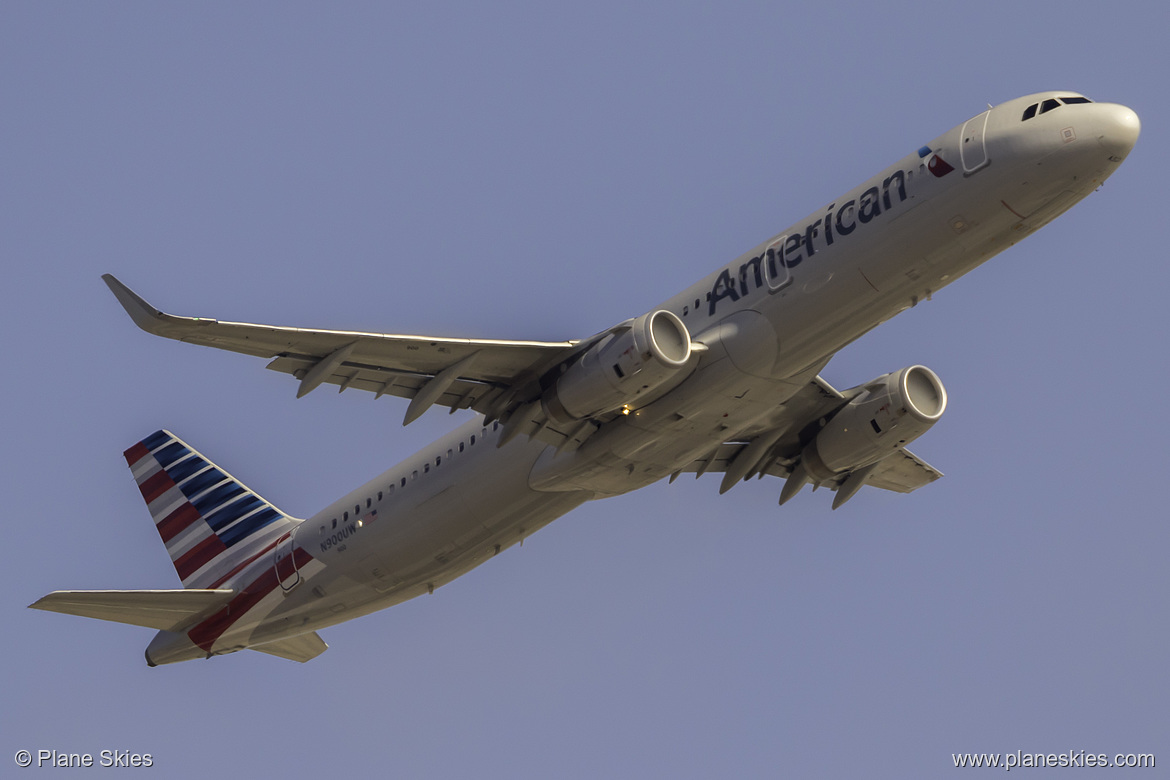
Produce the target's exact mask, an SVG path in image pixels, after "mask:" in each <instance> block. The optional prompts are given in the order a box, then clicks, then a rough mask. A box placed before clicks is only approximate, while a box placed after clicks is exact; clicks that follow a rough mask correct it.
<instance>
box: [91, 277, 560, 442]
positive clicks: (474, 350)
mask: <svg viewBox="0 0 1170 780" xmlns="http://www.w3.org/2000/svg"><path fill="white" fill-rule="evenodd" d="M102 278H103V279H104V280H105V282H106V284H107V285H109V287H110V290H111V291H113V293H114V295H115V296H116V297H117V299H118V301H119V302H120V303H121V304H122V306H123V308H125V309H126V312H127V313H128V314H129V315H130V317H131V319H133V320H134V322H135V324H137V325H138V326H139V327H140V328H142V329H143V330H145V331H147V332H148V333H152V334H154V335H156V336H163V337H165V338H171V339H175V340H178V341H185V342H189V343H191V344H199V345H202V346H208V347H216V348H218V349H224V350H229V351H232V352H240V353H243V354H246V355H253V356H256V357H262V358H267V359H268V360H269V361H270V362H269V363H268V368H270V369H272V370H274V371H280V372H282V373H286V374H291V375H292V376H294V377H296V378H297V379H299V380H300V385H299V387H298V390H297V395H298V397H299V396H303V395H305V394H307V393H309V392H311V391H312V390H314V389H316V388H317V387H319V386H320V385H322V384H333V385H337V386H338V387H339V388H340V390H346V389H350V388H354V389H358V390H366V391H368V392H372V393H375V394H376V395H378V396H381V395H392V396H398V397H401V398H409V399H412V401H414V402H413V403H412V404H411V407H410V408H409V409H408V411H407V415H406V420H405V421H406V422H411V421H412V420H414V419H416V418H417V417H418V416H420V415H421V414H422V413H423V412H424V411H426V409H427V408H429V407H430V406H432V405H435V404H437V405H439V406H445V407H448V408H450V409H452V410H455V409H475V410H476V411H481V412H484V413H485V414H488V413H491V412H493V411H494V412H496V413H497V414H498V413H500V412H502V411H507V410H508V408H509V402H510V401H512V400H514V399H515V398H521V399H522V395H523V394H522V393H518V392H517V391H519V390H521V389H522V388H524V386H525V385H526V384H530V385H531V384H533V383H535V382H536V381H537V380H539V378H540V376H541V375H542V374H543V373H544V372H545V371H547V370H548V369H549V368H550V367H553V366H555V365H557V363H558V362H559V361H561V360H564V359H565V358H566V357H569V356H571V355H572V354H573V353H574V352H575V351H576V349H577V348H578V346H579V342H575V341H558V342H542V341H499V340H489V339H455V338H438V337H431V336H405V335H395V334H387V333H365V332H359V331H338V330H314V329H309V328H292V327H278V326H272V325H256V324H250V323H242V322H221V321H219V320H214V319H206V318H201V317H179V316H175V315H173V314H167V313H165V312H163V311H160V310H159V309H156V308H155V307H153V306H151V305H150V304H149V303H147V302H146V301H145V300H143V299H142V298H141V297H140V296H138V295H137V294H136V293H134V292H133V291H132V290H131V289H130V288H128V287H126V285H124V284H122V283H121V282H120V281H118V279H116V278H115V277H114V276H112V275H111V274H106V275H105V276H103V277H102Z"/></svg>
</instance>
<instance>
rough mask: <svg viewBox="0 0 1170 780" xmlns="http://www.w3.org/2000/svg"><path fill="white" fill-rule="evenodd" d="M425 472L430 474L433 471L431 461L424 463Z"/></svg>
mask: <svg viewBox="0 0 1170 780" xmlns="http://www.w3.org/2000/svg"><path fill="white" fill-rule="evenodd" d="M423 473H424V474H430V473H431V464H429V463H424V464H423Z"/></svg>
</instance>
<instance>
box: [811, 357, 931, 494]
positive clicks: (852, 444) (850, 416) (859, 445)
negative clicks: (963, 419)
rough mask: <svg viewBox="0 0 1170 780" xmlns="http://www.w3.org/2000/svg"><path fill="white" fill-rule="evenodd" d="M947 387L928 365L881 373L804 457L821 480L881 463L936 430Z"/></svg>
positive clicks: (816, 477) (826, 426)
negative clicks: (930, 431) (931, 428)
mask: <svg viewBox="0 0 1170 780" xmlns="http://www.w3.org/2000/svg"><path fill="white" fill-rule="evenodd" d="M946 408H947V391H946V389H945V388H944V387H943V384H942V382H941V381H939V378H938V376H936V375H935V373H934V372H933V371H931V370H930V369H929V368H926V367H925V366H910V367H909V368H904V369H902V370H901V371H896V372H894V373H892V374H886V375H885V376H880V377H878V378H877V379H875V380H873V381H872V382H870V383H868V384H867V385H866V386H865V389H864V390H863V391H862V392H861V394H860V395H858V396H857V397H856V398H854V399H853V400H852V401H850V402H849V403H848V404H846V405H845V407H844V408H842V409H841V410H840V411H839V412H837V413H836V414H835V415H833V416H832V418H830V419H829V421H828V422H827V423H826V424H825V427H824V428H822V429H821V431H820V433H818V434H817V436H816V438H815V439H813V440H812V442H810V443H809V444H808V446H806V447H805V449H804V454H803V455H802V456H801V460H802V462H803V463H804V466H805V468H806V469H807V470H808V473H809V475H810V476H811V477H812V478H813V479H814V480H817V481H821V480H826V479H829V478H831V477H833V476H835V475H838V474H842V473H844V472H847V471H854V470H856V469H859V468H862V467H864V466H868V465H870V464H873V463H877V462H878V461H879V460H882V459H883V458H885V457H887V456H889V455H891V454H893V453H894V452H895V451H897V450H900V449H902V448H903V447H905V446H906V445H907V444H909V443H910V442H912V441H914V440H915V439H917V438H918V437H919V436H921V435H922V434H924V433H926V432H927V431H928V430H930V427H931V426H932V425H934V424H935V423H936V422H938V418H940V417H942V413H943V412H944V411H946Z"/></svg>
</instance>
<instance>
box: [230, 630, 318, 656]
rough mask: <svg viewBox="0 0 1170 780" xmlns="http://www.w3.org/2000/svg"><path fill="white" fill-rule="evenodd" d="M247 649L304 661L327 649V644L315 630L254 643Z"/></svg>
mask: <svg viewBox="0 0 1170 780" xmlns="http://www.w3.org/2000/svg"><path fill="white" fill-rule="evenodd" d="M248 649H249V650H259V651H260V652H261V653H268V654H269V655H276V656H280V657H281V658H287V659H288V660H290V661H300V662H301V663H304V662H305V661H311V660H313V659H314V658H316V657H317V656H319V655H321V653H324V652H325V651H326V650H328V649H329V645H327V644H325V640H324V639H322V638H321V637H319V636H317V634H316V632H313V631H310V632H309V633H307V634H301V635H300V636H294V637H290V638H288V639H281V640H279V641H276V642H268V643H267V644H263V645H254V646H252V647H250V648H248Z"/></svg>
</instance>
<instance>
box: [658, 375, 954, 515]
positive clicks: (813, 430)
mask: <svg viewBox="0 0 1170 780" xmlns="http://www.w3.org/2000/svg"><path fill="white" fill-rule="evenodd" d="M873 386H874V383H869V384H867V385H861V386H858V387H855V388H852V389H851V390H847V391H845V392H844V393H842V392H840V391H838V390H836V389H834V388H833V387H832V386H831V385H829V384H828V383H827V382H825V380H823V379H821V378H820V377H819V376H818V377H815V378H814V379H813V380H812V381H810V382H809V383H808V384H807V385H805V386H804V387H803V388H802V389H801V390H800V391H798V392H797V393H796V394H795V395H794V396H793V397H792V398H790V399H789V400H788V401H786V402H785V403H784V404H783V405H782V406H781V407H779V409H778V410H777V412H776V413H775V414H774V415H772V416H771V417H770V418H769V419H767V420H765V421H762V422H761V423H760V424H758V425H757V426H756V427H755V428H753V429H752V430H750V431H748V432H747V433H746V434H745V435H744V436H743V437H742V438H740V439H737V440H735V441H728V442H724V443H722V444H720V445H719V446H718V447H716V448H715V449H713V450H712V451H711V452H709V453H707V454H706V455H704V456H702V457H700V458H698V459H697V460H695V461H693V462H692V463H690V464H688V465H687V466H686V467H685V468H683V469H682V470H681V471H682V472H686V473H694V474H695V475H696V477H699V476H702V475H703V474H706V473H708V472H712V473H717V474H722V475H723V482H722V484H721V485H720V492H721V493H722V492H726V491H727V490H730V489H731V488H732V487H734V486H735V485H736V484H738V483H740V482H741V481H743V480H747V479H750V478H751V477H753V476H754V477H757V478H763V477H764V476H773V477H780V478H783V479H785V480H787V482H786V484H785V488H784V490H783V491H782V492H781V498H780V503H784V502H785V501H787V500H788V499H789V498H791V497H792V495H794V494H795V492H796V491H798V490H799V489H800V487H801V486H803V485H804V484H807V483H808V482H812V483H813V485H814V487H827V488H830V489H832V490H834V491H836V493H837V497H836V499H835V500H834V505H833V508H834V509H836V508H837V507H839V506H840V505H841V504H843V503H845V501H847V500H848V499H849V498H850V497H852V496H853V495H854V494H856V492H857V491H858V490H859V489H860V488H861V487H862V486H863V485H870V486H872V487H877V488H882V489H884V490H892V491H896V492H899V493H909V492H911V491H914V490H917V489H918V488H920V487H922V486H924V485H928V484H930V483H931V482H934V481H935V480H937V479H939V478H941V477H942V473H941V472H940V471H938V470H937V469H935V468H934V467H933V466H931V465H930V464H929V463H927V462H926V461H924V460H922V459H921V458H919V457H918V456H917V455H915V454H914V453H912V452H910V451H909V450H907V449H905V448H903V447H900V446H899V447H898V448H896V449H894V450H893V451H892V452H890V454H889V455H886V456H884V457H882V458H881V459H880V460H877V461H876V462H871V463H866V464H864V465H862V466H859V467H858V468H852V469H842V470H841V471H839V472H837V473H832V474H824V473H823V471H822V472H821V473H820V476H819V477H817V476H813V475H810V474H809V473H808V471H807V470H806V468H805V466H806V464H805V462H804V460H805V459H806V458H807V457H808V452H809V445H810V443H812V442H813V441H814V440H816V439H817V437H818V435H819V434H820V432H821V430H822V429H823V428H824V427H825V425H826V423H827V422H828V421H829V420H830V419H832V418H833V416H834V415H836V414H837V413H838V412H839V411H841V410H842V409H843V408H844V407H846V406H847V405H848V404H849V403H850V402H851V401H852V400H853V399H856V398H858V397H860V396H862V394H863V393H865V392H866V391H867V390H869V389H870V388H871V387H873ZM675 476H676V477H677V474H676V475H675Z"/></svg>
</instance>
